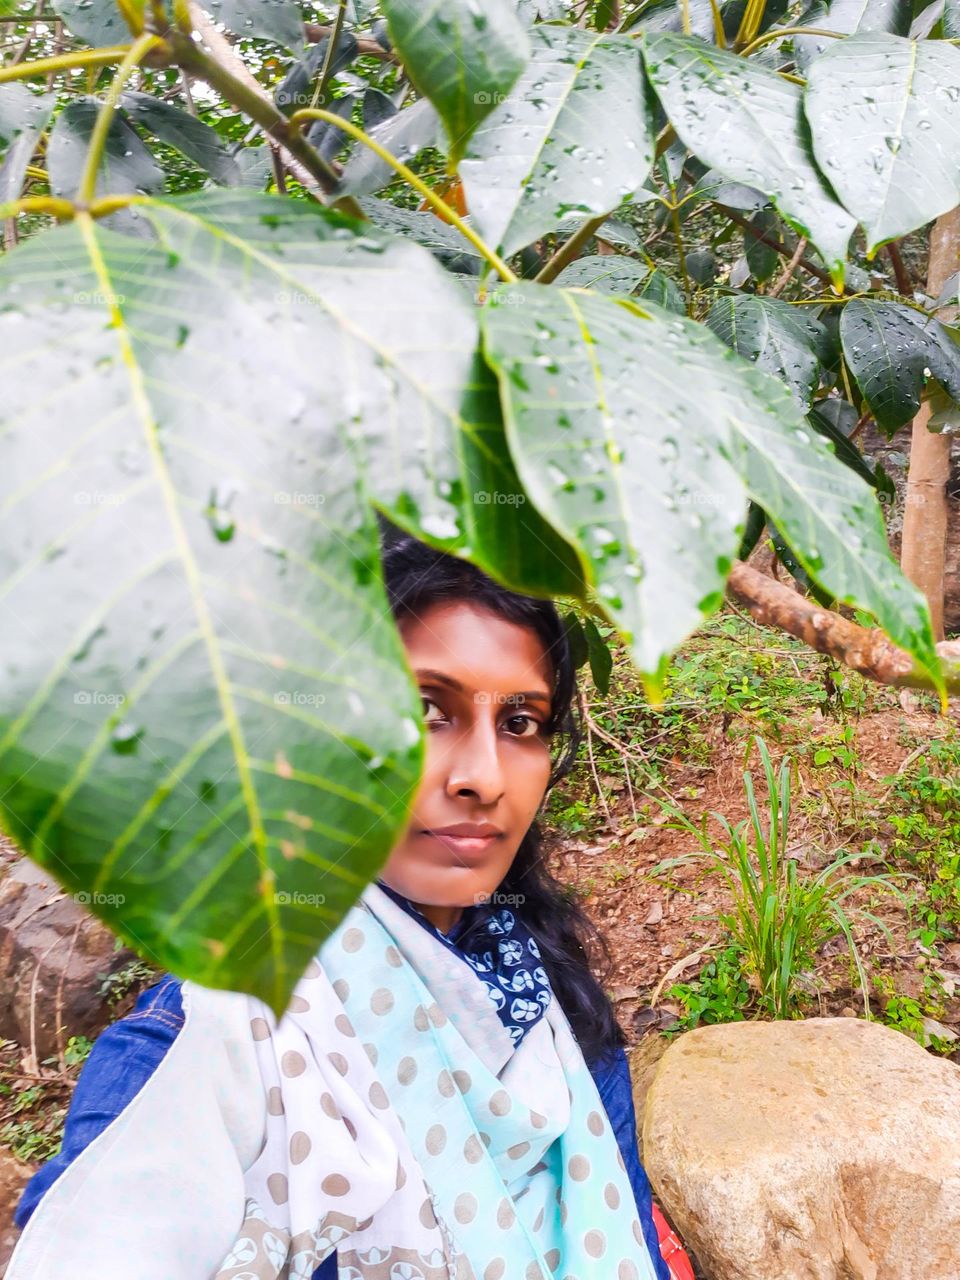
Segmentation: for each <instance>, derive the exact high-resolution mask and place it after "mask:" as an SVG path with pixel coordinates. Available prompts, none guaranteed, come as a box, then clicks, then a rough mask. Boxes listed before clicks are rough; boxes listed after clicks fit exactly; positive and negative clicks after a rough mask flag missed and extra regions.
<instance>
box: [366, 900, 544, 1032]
mask: <svg viewBox="0 0 960 1280" xmlns="http://www.w3.org/2000/svg"><path fill="white" fill-rule="evenodd" d="M377 884H378V886H379V887H380V888H381V889H382V890H383V891H384V893H386V894H388V895H389V897H391V898H392V899H393V900H394V902H396V903H398V905H399V906H401V907H403V909H404V911H406V912H407V914H408V915H411V916H413V918H414V919H415V920H418V921H419V922H420V924H422V925H423V927H424V928H425V929H429V930H430V932H431V933H433V934H434V935H435V936H436V937H437V938H439V939H440V941H441V942H442V943H443V945H444V946H445V947H447V948H448V949H449V950H450V951H453V952H455V953H456V954H457V955H458V956H460V957H461V958H462V959H463V960H465V961H466V962H467V964H468V965H469V966H470V967H471V969H473V971H474V972H475V973H476V974H477V976H478V977H479V978H481V979H482V981H483V984H484V986H485V987H486V988H487V995H488V996H489V997H490V999H491V1001H492V1002H493V1005H494V1008H495V1009H496V1011H497V1013H498V1014H499V1016H500V1021H501V1022H502V1023H503V1025H504V1026H505V1027H506V1029H507V1030H508V1031H509V1032H510V1038H511V1039H512V1040H513V1046H514V1048H516V1047H517V1045H518V1044H519V1043H520V1041H521V1040H522V1039H523V1037H524V1035H525V1034H526V1033H527V1032H528V1031H529V1030H530V1028H531V1027H532V1026H534V1025H535V1024H536V1023H537V1022H539V1020H540V1019H541V1018H542V1017H543V1015H544V1013H545V1012H546V1009H547V1006H548V1005H549V1003H550V1000H551V998H552V992H551V990H550V981H549V979H548V978H547V974H546V970H545V969H544V967H543V965H542V963H541V957H540V948H539V947H538V946H537V943H536V939H535V938H534V937H533V936H532V935H531V933H530V931H529V929H528V928H527V927H526V925H525V924H524V923H523V921H522V920H521V919H520V917H519V916H518V915H517V914H516V912H514V911H511V910H510V908H509V907H493V906H489V905H482V906H474V907H465V908H464V911H463V914H462V915H461V917H460V919H459V920H458V921H457V923H456V924H455V925H454V926H453V928H452V929H451V930H450V932H449V933H444V932H443V931H442V930H441V929H438V928H437V926H436V925H435V924H433V923H432V921H430V920H428V919H427V917H426V916H425V915H424V914H423V912H421V911H418V910H417V908H416V907H415V906H414V905H413V903H412V902H410V900H409V899H408V898H405V897H404V896H403V895H402V894H400V893H397V892H396V890H395V889H391V888H390V886H389V885H388V884H384V882H383V881H382V880H378V881H377ZM478 916H481V917H483V918H484V919H485V923H484V924H483V925H482V926H481V927H480V929H479V930H478V931H477V932H474V931H473V930H472V929H471V930H470V937H469V939H467V940H466V941H465V942H463V943H458V941H457V939H458V938H460V937H461V936H462V935H463V934H464V933H465V932H466V931H467V929H468V926H470V925H472V924H473V923H474V922H475V921H476V919H477V917H478Z"/></svg>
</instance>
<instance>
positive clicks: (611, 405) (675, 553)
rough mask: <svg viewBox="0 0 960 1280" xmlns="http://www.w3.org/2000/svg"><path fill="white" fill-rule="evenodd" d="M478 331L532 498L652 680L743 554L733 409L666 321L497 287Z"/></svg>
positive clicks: (581, 298)
mask: <svg viewBox="0 0 960 1280" xmlns="http://www.w3.org/2000/svg"><path fill="white" fill-rule="evenodd" d="M483 324H484V345H485V351H486V354H487V358H488V360H489V361H490V363H491V364H492V366H493V367H494V369H495V370H496V372H497V374H498V377H499V379H500V390H501V396H502V399H503V404H504V412H505V415H506V421H507V431H508V436H509V440H510V447H511V451H512V453H513V455H514V457H515V459H516V462H517V468H518V470H519V472H520V475H521V478H522V480H523V483H524V487H525V489H526V492H527V493H528V494H529V496H530V499H531V501H532V502H534V503H535V504H536V505H537V507H538V508H539V509H540V510H541V511H542V512H543V514H544V515H545V516H546V517H547V519H548V520H549V521H550V522H551V524H553V525H554V526H555V527H556V528H557V529H558V530H559V531H560V532H561V533H562V534H563V536H564V537H565V538H566V540H567V541H568V542H570V543H571V544H572V545H573V546H575V547H576V548H577V551H578V553H579V555H580V556H581V558H582V560H583V563H584V566H585V571H586V573H587V576H588V580H589V581H590V583H591V585H592V586H593V587H594V589H595V590H596V591H597V593H598V597H599V600H600V602H601V604H602V606H603V608H604V611H605V612H606V613H607V615H608V616H609V618H610V620H611V621H612V622H613V623H614V624H615V625H616V626H617V628H618V629H619V631H620V633H621V634H622V635H623V637H624V640H625V641H626V643H627V644H629V645H630V647H631V650H632V653H633V655H634V658H635V661H636V662H637V665H638V667H639V669H640V670H641V672H643V673H645V674H648V675H651V676H655V675H656V674H657V672H658V670H659V668H660V666H661V663H662V662H663V660H664V659H665V657H666V656H667V655H668V654H669V653H670V652H672V650H673V648H674V647H675V646H676V645H677V644H679V643H680V641H681V640H682V639H683V638H684V637H685V636H686V635H687V634H689V632H690V631H691V630H692V629H693V628H694V627H695V626H696V625H697V623H698V622H699V620H700V618H701V617H702V615H703V613H704V612H706V611H710V610H712V609H713V608H716V607H717V605H718V604H719V603H720V600H721V598H722V590H723V583H724V579H725V574H726V571H727V570H728V569H729V566H730V563H731V561H732V558H733V556H734V555H735V554H736V550H737V547H738V545H739V541H740V537H739V528H738V526H740V525H741V524H742V521H743V517H744V512H745V509H746V494H745V492H744V488H743V483H742V481H741V480H740V477H739V476H738V475H737V473H736V471H735V470H734V468H733V466H732V465H731V462H730V456H731V452H732V436H731V432H730V427H729V423H728V422H727V419H726V414H725V405H723V404H720V403H718V402H717V401H716V400H715V399H714V398H713V397H712V388H711V383H710V380H709V377H705V376H703V375H702V374H700V373H699V372H698V370H697V369H696V368H695V369H691V368H690V367H689V366H688V363H687V354H688V344H687V343H686V342H685V340H684V330H683V327H682V326H683V324H684V322H683V321H680V320H679V319H678V318H677V317H675V316H672V315H669V313H667V312H656V313H655V312H654V310H653V309H649V310H648V309H647V308H646V307H645V306H642V305H641V304H639V303H621V302H618V301H615V300H614V299H611V298H605V297H602V296H600V295H597V294H590V293H586V292H581V291H578V290H568V289H559V288H557V287H556V286H553V287H551V288H545V287H543V286H538V285H520V286H510V287H508V286H503V287H501V288H500V290H498V292H497V294H495V295H494V299H493V303H492V305H488V306H487V307H486V308H485V309H484V311H483ZM717 345H718V349H719V350H720V351H722V350H723V348H722V347H720V346H719V344H717ZM641 352H642V369H643V374H642V376H638V367H637V360H638V356H639V353H641Z"/></svg>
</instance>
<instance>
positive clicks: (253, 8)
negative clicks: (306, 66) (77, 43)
mask: <svg viewBox="0 0 960 1280" xmlns="http://www.w3.org/2000/svg"><path fill="white" fill-rule="evenodd" d="M97 2H98V3H99V0H97ZM76 3H77V4H82V3H83V0H76ZM203 7H204V8H205V9H209V10H210V13H211V14H212V15H213V17H214V18H215V19H216V21H217V22H222V23H223V25H224V26H225V27H226V28H227V30H228V31H233V32H234V33H235V34H236V35H238V36H260V37H261V38H262V39H265V40H272V41H274V43H275V44H282V45H284V46H285V47H286V48H287V49H299V48H300V47H301V46H302V45H303V37H304V30H303V13H302V12H301V10H300V5H299V4H298V3H297V0H204V5H203Z"/></svg>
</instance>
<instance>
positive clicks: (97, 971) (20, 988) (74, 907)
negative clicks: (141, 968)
mask: <svg viewBox="0 0 960 1280" xmlns="http://www.w3.org/2000/svg"><path fill="white" fill-rule="evenodd" d="M4 861H5V862H6V874H5V875H4V876H3V879H2V880H0V973H2V974H3V982H2V984H0V1036H2V1037H4V1038H5V1039H9V1040H16V1041H17V1043H18V1044H19V1045H21V1046H22V1048H23V1049H24V1051H25V1052H26V1053H28V1054H32V1055H34V1056H35V1059H36V1061H37V1062H42V1061H43V1059H44V1058H47V1057H51V1056H52V1055H54V1054H56V1053H57V1051H58V1048H60V1047H62V1045H63V1044H65V1043H66V1040H67V1039H68V1038H69V1037H70V1036H72V1035H86V1036H90V1037H91V1038H92V1037H93V1036H94V1035H95V1034H96V1033H97V1032H98V1031H100V1030H101V1029H102V1028H103V1027H104V1026H105V1025H106V1023H107V1022H109V1021H110V1016H111V1015H110V1011H109V1009H108V1008H107V1006H106V1005H105V1003H104V1000H103V996H102V995H101V985H102V979H103V977H104V976H105V975H106V974H108V973H110V972H112V971H113V970H114V969H116V968H118V967H119V966H120V965H122V964H124V963H126V961H128V960H129V959H130V958H131V952H129V951H127V950H122V951H118V950H116V949H115V942H114V937H113V934H112V933H110V931H109V930H108V929H107V928H106V927H105V926H104V925H102V924H101V923H100V922H99V921H98V920H95V919H94V917H93V916H91V915H90V914H89V913H88V912H87V911H86V909H85V908H84V906H83V905H82V903H81V902H79V901H78V899H77V898H76V897H74V896H73V895H71V894H69V893H66V892H64V890H63V889H61V888H60V886H59V885H58V884H57V882H56V881H55V880H54V879H53V878H52V876H50V875H48V874H47V873H46V872H45V871H42V870H41V869H40V868H39V867H38V866H37V865H36V864H35V863H33V862H30V861H29V860H28V859H26V858H14V857H11V856H10V855H9V853H8V854H7V856H6V858H5V859H4ZM58 1025H59V1030H58Z"/></svg>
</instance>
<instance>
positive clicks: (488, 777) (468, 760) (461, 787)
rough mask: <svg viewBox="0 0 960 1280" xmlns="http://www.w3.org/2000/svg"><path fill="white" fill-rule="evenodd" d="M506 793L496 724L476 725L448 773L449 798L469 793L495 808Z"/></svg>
mask: <svg viewBox="0 0 960 1280" xmlns="http://www.w3.org/2000/svg"><path fill="white" fill-rule="evenodd" d="M503 791H504V769H503V762H502V761H501V759H500V740H499V737H498V734H497V726H496V725H495V724H492V723H491V724H487V723H485V722H481V721H479V720H478V721H477V722H475V723H474V724H473V725H472V726H471V727H470V728H469V729H467V730H465V731H464V733H463V734H462V735H461V736H460V737H459V739H458V741H457V743H456V745H455V747H454V749H453V751H452V753H451V758H450V763H449V769H448V772H447V794H448V795H450V796H457V795H463V794H464V793H469V794H471V795H473V796H475V797H476V798H477V799H478V800H479V801H480V803H481V804H493V803H494V802H495V801H497V800H499V799H500V797H501V796H502V795H503Z"/></svg>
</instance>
